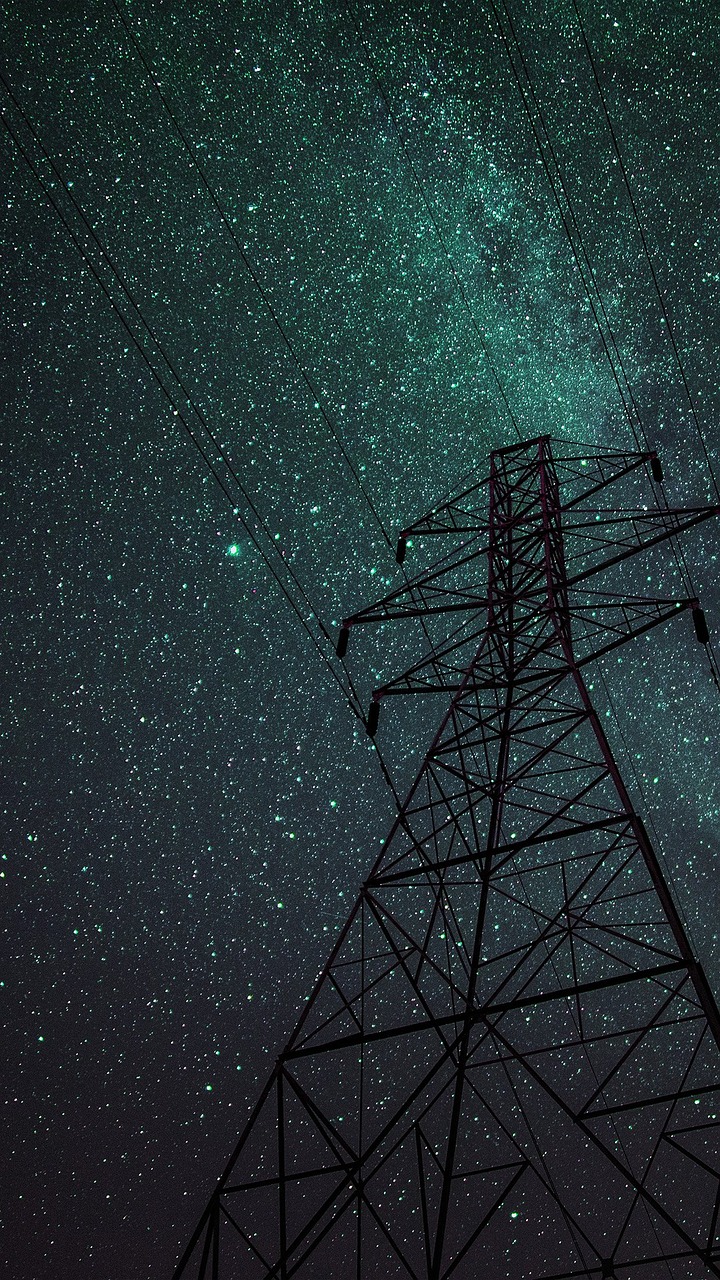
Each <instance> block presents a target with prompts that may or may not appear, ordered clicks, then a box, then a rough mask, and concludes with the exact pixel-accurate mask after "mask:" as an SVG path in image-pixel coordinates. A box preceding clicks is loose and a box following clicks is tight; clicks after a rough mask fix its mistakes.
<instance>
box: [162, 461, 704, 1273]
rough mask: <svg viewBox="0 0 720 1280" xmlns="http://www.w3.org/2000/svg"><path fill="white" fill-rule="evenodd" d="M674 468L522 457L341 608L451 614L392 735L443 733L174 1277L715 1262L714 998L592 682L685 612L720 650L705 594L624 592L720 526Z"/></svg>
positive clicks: (425, 528) (397, 688) (435, 616)
mask: <svg viewBox="0 0 720 1280" xmlns="http://www.w3.org/2000/svg"><path fill="white" fill-rule="evenodd" d="M650 476H652V480H650V478H649V477H650ZM661 479H662V472H661V470H660V465H659V462H658V460H657V458H656V457H655V456H654V455H651V454H641V455H640V454H635V455H626V454H619V453H610V452H605V453H602V454H599V455H598V456H596V457H588V456H587V455H585V456H583V457H570V458H567V457H566V458H564V459H559V460H558V461H557V462H556V461H555V460H554V459H553V455H552V451H551V447H550V441H549V439H548V438H541V439H539V440H534V441H529V442H527V443H524V444H522V445H518V446H516V447H513V448H510V449H503V450H498V451H496V452H495V453H493V454H492V457H491V472H490V476H489V479H488V480H486V481H484V482H482V483H481V484H477V485H474V486H473V487H472V488H470V489H467V490H466V491H465V492H464V493H463V494H461V495H460V496H459V497H457V498H455V499H452V500H451V501H449V502H447V503H444V504H443V505H442V506H441V507H438V508H436V509H435V510H434V511H433V512H432V513H430V515H429V516H427V517H425V518H424V519H423V520H421V521H418V522H417V524H415V525H414V526H413V527H412V528H410V529H406V530H405V531H404V533H403V535H402V536H401V539H400V543H399V545H398V559H399V560H400V561H402V560H403V559H404V557H405V554H406V551H407V548H408V546H409V545H410V544H411V543H412V544H414V543H415V542H416V540H420V539H421V538H425V537H427V538H430V537H437V536H440V535H444V537H445V538H446V539H447V540H448V541H449V545H450V548H451V549H450V551H449V552H448V553H446V554H445V555H444V556H443V558H442V559H441V560H439V561H437V562H436V563H435V564H434V565H433V566H432V567H431V568H430V569H427V570H425V571H423V572H422V573H419V574H418V575H417V576H416V577H415V578H414V579H411V580H409V581H406V582H405V583H404V584H403V586H402V587H401V588H400V590H398V591H396V592H394V593H391V594H389V595H388V596H386V597H385V598H384V599H383V600H381V601H378V602H377V603H375V604H374V605H372V606H371V607H369V608H368V609H365V610H363V611H361V612H359V613H357V614H355V615H353V616H352V617H351V618H349V619H348V620H347V621H346V622H345V623H344V624H343V630H342V633H341V638H340V643H339V646H338V649H339V652H340V653H341V654H344V651H345V649H346V648H347V643H348V637H349V636H350V635H351V634H352V632H353V630H354V628H356V627H359V626H363V625H367V624H372V623H383V622H386V621H388V620H389V619H391V618H395V617H415V618H418V617H421V618H422V619H423V622H424V624H425V625H426V627H430V626H432V625H435V623H439V622H443V620H444V622H443V625H445V626H447V623H448V618H449V620H450V622H451V623H452V627H453V631H452V633H451V634H450V635H444V638H443V639H442V640H436V641H434V642H433V647H432V652H431V653H430V655H429V656H428V657H426V658H424V659H422V660H420V661H419V662H417V663H416V664H415V665H414V666H413V667H411V668H410V669H409V670H408V671H406V672H405V673H403V675H402V676H400V677H398V678H396V679H393V680H390V681H389V682H387V683H386V684H384V685H383V686H382V687H381V688H379V689H378V690H376V692H375V694H374V695H373V703H372V707H371V713H370V716H369V717H368V731H369V732H371V733H375V732H376V731H377V728H378V718H379V712H380V706H381V704H382V703H383V702H384V701H385V699H386V698H388V697H389V696H390V695H393V694H401V693H404V694H408V695H411V694H417V693H420V694H423V695H431V694H433V693H436V694H444V695H445V707H444V714H443V716H442V723H441V725H440V728H439V730H438V732H437V734H436V736H435V738H434V741H433V742H432V745H431V746H430V748H429V750H428V751H427V754H426V756H425V758H424V761H423V764H422V767H421V769H420V771H419V774H418V776H417V778H416V780H415V782H414V784H413V786H412V787H411V789H410V793H409V795H408V797H407V799H406V801H405V802H404V804H403V806H402V809H401V811H400V812H399V814H398V816H397V819H396V821H395V822H394V825H393V827H392V830H391V832H390V835H389V836H388V838H387V840H386V841H385V842H384V845H383V849H382V853H381V855H380V857H379V859H378V861H377V862H376V864H375V866H374V867H373V869H372V871H371V873H370V875H369V876H368V878H367V880H366V881H365V883H364V885H363V887H362V891H361V892H360V894H359V896H358V899H357V901H356V903H355V905H354V907H353V909H352V911H351V913H350V916H349V918H348V920H347V922H346V924H345V926H344V928H343V930H342V932H341V935H340V937H339V939H338V941H337V944H336V946H335V948H334V950H333V952H332V955H331V956H330V958H329V960H328V962H327V964H326V966H325V968H324V970H323V972H322V974H321V976H320V978H319V980H318V982H317V984H316V987H315V990H314V992H313V995H312V997H311V998H310V1000H309V1002H308V1003H307V1005H306V1006H305V1008H304V1011H303V1014H302V1016H301V1018H300V1020H299V1022H298V1024H297V1026H296V1028H295V1030H294V1032H293V1034H292V1036H291V1037H290V1040H289V1041H288V1043H287V1045H286V1046H285V1048H284V1049H283V1051H282V1052H281V1054H280V1056H279V1057H278V1059H277V1063H276V1065H275V1068H274V1070H273V1072H272V1074H271V1076H270V1078H269V1080H268V1081H267V1084H266V1085H265V1088H264V1090H263V1092H262V1094H261V1097H260V1098H259V1100H258V1102H257V1105H256V1107H255V1109H254V1111H253V1113H252V1115H251V1117H250V1119H249V1121H248V1123H247V1125H246V1127H245V1129H244V1131H243V1133H242V1134H241V1136H240V1139H239V1141H238V1143H237V1145H236V1148H235V1150H234V1152H233V1154H232V1157H231V1159H230V1161H229V1163H228V1165H227V1168H226V1169H225V1171H224V1173H223V1175H222V1177H221V1178H220V1180H219V1182H218V1185H217V1187H216V1189H215V1191H214V1192H213V1194H212V1196H211V1198H210V1201H209V1204H208V1206H207V1208H206V1210H205V1212H204V1214H203V1215H202V1218H201V1220H200V1222H199V1224H198V1227H197V1229H196V1231H195V1233H194V1234H193V1236H192V1239H191V1240H190V1243H189V1245H188V1248H187V1250H186V1252H185V1254H184V1255H183V1257H182V1259H181V1260H180V1262H179V1264H178V1266H177V1269H176V1272H175V1276H176V1278H179V1277H180V1276H183V1277H185V1276H189V1275H192V1276H195V1275H199V1277H200V1280H210V1278H212V1280H219V1277H221V1276H222V1277H223V1278H226V1277H233V1278H236V1280H256V1278H258V1280H259V1278H260V1277H264V1278H265V1280H270V1277H273V1278H277V1280H289V1277H291V1276H296V1275H297V1276H300V1277H303V1280H305V1278H308V1277H313V1280H315V1278H317V1280H320V1278H321V1277H322V1278H323V1280H327V1278H328V1277H332V1278H337V1280H340V1278H341V1277H342V1278H343V1280H344V1278H345V1277H348V1278H350V1277H356V1278H357V1280H360V1278H367V1277H395V1276H398V1277H400V1276H404V1277H407V1276H409V1277H415V1278H417V1280H448V1278H449V1277H451V1276H452V1277H454V1278H455V1280H477V1278H479V1277H482V1278H483V1280H569V1278H570V1277H615V1280H658V1277H660V1278H663V1277H670V1278H671V1280H694V1278H695V1277H708V1276H717V1277H720V1223H719V1214H720V1142H719V1141H718V1140H719V1138H720V1016H719V1014H718V1008H717V1005H716V1003H715V1000H714V998H713V995H712V993H711V990H710V988H709V986H708V982H707V980H706V977H705V975H704V973H703V970H702V968H701V966H700V964H699V962H698V960H697V958H696V957H695V956H694V954H693V952H692V949H691V946H690V944H689V941H688V937H687V934H686V931H685V929H684V927H683V924H682V921H681V917H680V915H679V913H678V910H677V908H676V905H675V903H674V901H673V898H672V896H671V893H670V891H669V889H668V886H667V884H666V881H665V878H664V876H663V873H662V870H661V867H660V864H659V862H658V858H657V856H656V854H655V852H654V850H653V847H652V845H651V842H650V840H649V838H648V833H647V830H646V828H645V825H644V823H643V820H642V818H641V817H640V815H639V814H638V813H637V812H636V810H635V808H634V805H633V802H632V800H631V798H630V795H629V794H628V791H627V789H626V787H625V784H624V782H623V779H622V777H621V775H620V772H619V770H618V767H617V764H616V762H615V760H614V758H613V754H612V751H611V749H610V746H609V744H608V740H607V737H606V735H605V732H604V729H603V726H602V723H601V720H600V718H599V717H598V714H597V713H596V711H595V709H594V707H593V703H592V700H591V696H590V692H589V690H588V686H587V684H586V683H585V679H584V675H583V668H584V667H585V666H586V664H587V663H589V662H591V661H593V660H595V659H597V658H598V657H599V656H601V655H602V654H606V653H608V652H609V651H610V650H611V649H613V648H615V647H617V646H619V645H621V644H624V643H625V642H627V641H628V640H630V639H631V638H633V637H635V636H638V635H640V634H642V633H643V632H646V631H648V630H649V629H650V628H652V627H654V626H656V625H658V624H660V623H663V622H666V621H667V620H669V619H670V618H672V617H674V616H675V614H677V613H680V612H682V610H683V609H685V608H689V609H690V610H692V616H693V620H694V623H695V633H696V636H697V638H698V640H700V641H701V642H702V643H706V642H707V639H708V636H707V628H706V625H705V619H704V616H703V614H702V611H701V610H700V608H699V605H698V602H697V600H695V599H693V598H691V597H690V596H688V597H687V598H671V599H664V600H660V599H652V600H650V599H645V598H643V597H642V596H641V595H640V594H635V595H633V594H630V593H629V594H627V595H626V596H620V595H618V594H613V593H612V592H610V591H608V590H606V587H607V585H608V577H607V576H606V575H608V574H611V573H612V571H613V570H615V573H616V577H617V570H618V567H620V569H621V570H622V582H623V585H624V586H626V587H627V586H628V585H629V586H633V585H634V583H635V582H637V583H640V582H641V581H644V575H645V569H646V566H645V565H644V566H643V578H642V579H641V577H640V576H639V575H638V574H635V577H633V567H632V566H633V563H634V560H633V558H634V557H637V556H638V553H639V552H641V551H643V550H647V549H648V548H651V547H655V546H659V545H660V544H661V543H663V542H665V543H667V542H670V543H671V545H674V539H675V535H677V534H679V533H682V532H683V530H685V529H688V528H690V527H691V526H692V525H694V524H697V523H699V522H700V521H701V520H704V519H706V518H707V517H708V516H711V515H715V514H718V508H717V507H708V508H703V509H697V510H692V511H674V510H670V509H669V508H667V506H666V505H664V504H663V500H662V497H661V490H660V489H659V488H657V485H658V482H659V481H660V480H661ZM648 484H650V485H652V484H654V485H655V494H656V496H657V498H658V501H657V503H656V501H655V499H653V498H651V499H650V500H649V501H647V500H646V501H645V502H640V503H638V504H637V505H636V506H635V507H633V508H632V509H627V510H619V509H617V506H616V505H615V501H614V495H615V494H616V493H617V492H619V491H621V490H622V489H623V486H625V488H626V489H627V488H628V487H629V489H630V490H631V491H632V492H634V493H635V494H637V493H639V492H641V491H642V492H644V490H643V486H645V488H647V486H648ZM608 498H609V499H610V501H609V503H608V501H607V499H608ZM651 554H652V553H651ZM640 558H642V557H640ZM481 570H482V571H483V572H482V577H483V581H480V574H481ZM476 578H477V580H476ZM610 585H612V584H610ZM448 701H449V707H448V705H447V704H448Z"/></svg>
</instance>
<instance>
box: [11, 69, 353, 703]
mask: <svg viewBox="0 0 720 1280" xmlns="http://www.w3.org/2000/svg"><path fill="white" fill-rule="evenodd" d="M0 83H2V85H3V87H4V89H5V91H6V92H7V94H8V96H9V97H10V99H11V101H12V102H13V103H14V105H15V106H16V108H17V109H18V111H19V113H20V114H21V116H22V118H23V120H24V122H25V124H26V125H27V127H28V129H29V130H30V132H31V134H32V136H33V138H34V139H35V141H36V143H37V145H38V146H39V148H40V150H41V152H42V154H43V156H44V157H45V159H46V160H47V162H48V163H49V164H50V165H51V167H52V170H53V172H54V173H55V175H56V177H58V180H59V182H60V184H61V186H62V188H63V189H64V190H65V191H66V192H67V194H68V195H69V196H70V198H71V200H72V203H73V205H74V206H75V208H76V209H77V210H78V212H79V213H80V216H81V217H82V220H83V223H84V225H85V226H86V227H87V228H88V230H89V231H90V234H91V238H92V239H93V240H94V242H95V244H96V245H97V247H98V248H99V249H100V252H101V253H102V255H103V257H104V258H105V260H106V262H107V263H108V265H110V266H111V269H112V270H113V273H114V274H115V275H116V277H117V278H118V279H120V277H119V276H118V273H117V271H116V269H115V268H114V265H113V264H112V262H111V260H110V258H109V256H108V255H107V254H106V253H105V251H104V249H103V247H102V244H101V242H100V240H99V238H98V237H97V235H96V234H95V233H94V230H93V229H92V228H91V226H90V224H89V223H88V222H87V219H86V218H85V217H84V214H82V211H81V210H80V207H79V205H78V202H77V201H76V200H75V198H74V197H73V196H72V193H71V192H68V191H67V184H66V183H64V182H63V181H62V177H61V175H59V171H58V170H57V167H56V166H55V165H54V162H53V161H52V159H51V158H50V156H49V154H48V152H47V151H46V150H45V148H44V146H43V144H42V141H41V140H40V138H39V136H38V134H37V132H36V130H35V129H34V127H33V125H32V123H31V122H30V120H29V119H28V117H27V116H26V114H25V113H24V111H23V110H22V108H21V107H20V105H19V103H18V101H17V99H16V98H15V96H14V94H13V93H12V90H11V89H10V87H9V85H8V83H7V81H6V80H5V78H4V76H3V75H2V73H0ZM2 123H3V125H4V127H5V129H6V131H7V133H8V134H9V136H10V137H11V138H12V140H13V142H14V144H15V146H16V148H17V150H18V152H19V154H20V155H21V156H22V158H23V160H24V161H25V163H26V164H27V166H28V168H29V169H30V172H31V173H32V175H33V177H34V178H35V180H36V182H37V183H38V185H39V187H40V189H41V191H42V192H43V194H44V196H45V198H46V200H47V201H48V203H49V204H50V206H51V207H52V209H53V211H54V213H55V214H56V215H57V217H58V218H59V220H60V222H61V223H62V224H63V226H64V227H65V230H66V232H67V234H68V236H69V237H70V239H71V240H72V243H73V244H74V246H75V248H76V249H77V250H78V252H79V254H80V255H81V257H82V259H83V261H84V262H85V264H86V266H87V267H88V269H89V270H90V272H91V274H92V276H93V277H94V279H95V280H96V281H97V283H98V284H99V286H100V288H101V289H102V291H103V293H104V294H105V297H106V298H107V300H108V302H109V303H110V306H111V307H112V310H113V311H114V313H115V315H116V316H117V317H118V319H119V320H120V323H121V324H122V326H123V328H124V329H125V332H126V333H127V335H128V338H129V340H130V341H131V343H132V345H133V347H134V348H135V350H136V351H137V352H138V354H139V356H140V357H141V359H142V360H143V363H144V364H145V365H146V367H147V369H148V370H149V372H150V374H151V376H152V378H153V380H154V382H155V383H156V385H157V386H158V388H159V389H160V391H161V393H162V395H163V396H164V398H165V399H166V401H167V403H168V404H169V406H170V408H171V410H172V412H173V416H174V417H177V418H178V419H179V420H180V422H181V424H182V426H183V428H184V430H185V432H186V434H187V435H188V437H189V439H190V440H191V442H192V444H193V446H194V447H195V449H196V450H197V452H198V454H199V455H200V457H201V458H202V460H203V462H204V463H205V466H206V467H207V468H208V470H209V471H210V473H211V475H212V476H213V478H214V480H215V481H216V483H217V484H218V486H219V488H220V489H221V491H222V493H223V494H224V496H225V498H226V499H227V501H228V502H229V503H230V505H231V507H232V510H233V515H234V516H235V517H236V518H237V519H238V520H239V521H240V523H241V525H242V526H243V528H244V529H245V532H246V533H247V535H248V537H249V538H250V540H251V542H252V543H253V545H254V546H255V549H256V550H257V551H258V553H259V555H260V557H261V559H262V561H263V563H264V564H265V566H266V567H267V569H268V570H269V572H270V574H271V576H272V577H273V579H274V580H275V582H276V584H277V586H278V587H279V588H280V590H281V592H282V593H283V595H284V596H285V598H286V599H287V601H288V603H289V604H290V606H291V608H292V609H293V612H294V613H295V614H296V616H297V618H298V620H299V621H300V623H301V625H302V626H303V628H304V629H305V631H306V632H307V634H308V636H309V638H310V640H311V643H312V644H313V646H314V647H315V649H316V650H317V652H318V653H319V655H320V657H321V658H322V660H323V662H324V663H325V665H326V667H327V668H328V669H329V670H330V672H331V674H332V676H333V678H334V679H335V680H336V682H337V683H338V684H339V685H340V688H341V689H342V691H343V695H344V697H345V699H346V701H347V702H348V705H349V706H350V707H351V709H352V710H353V712H354V714H355V715H356V716H357V717H358V718H359V719H362V718H363V717H362V711H361V709H360V700H359V698H358V696H357V694H356V692H355V690H354V688H353V686H352V682H351V680H350V677H349V676H348V674H347V672H345V678H346V679H347V681H348V688H346V687H345V684H344V682H343V679H342V677H341V676H340V675H339V674H338V672H337V671H336V669H335V666H334V664H333V663H332V662H331V661H330V659H329V658H328V656H327V654H326V653H325V651H324V649H323V647H322V645H321V644H320V643H319V641H318V639H317V637H316V636H315V634H314V633H313V631H312V629H311V628H310V627H309V626H308V623H307V620H306V619H305V617H304V615H303V613H302V610H301V609H300V608H299V606H298V604H297V603H296V601H295V600H294V599H293V596H292V594H291V592H290V590H289V589H288V587H287V585H286V584H285V583H284V582H283V581H282V579H281V578H280V576H279V574H278V573H277V571H276V570H275V568H274V566H273V564H272V562H271V560H270V558H269V557H268V555H267V553H266V552H265V550H264V549H263V547H262V544H261V543H260V542H259V541H258V538H257V536H256V533H255V531H254V530H253V529H252V527H251V526H250V525H249V524H248V522H247V521H246V520H245V518H244V517H243V516H242V515H241V514H240V512H239V511H238V509H237V505H236V500H235V498H234V496H233V494H232V493H231V492H230V489H229V488H228V486H227V483H226V481H225V479H224V478H223V475H222V474H221V472H220V471H219V470H218V469H217V467H216V465H215V464H214V463H213V461H212V459H211V457H210V456H209V455H208V453H207V452H206V450H205V448H204V447H203V445H202V443H201V442H200V441H199V440H198V439H197V436H196V435H195V432H194V430H193V428H192V426H191V424H190V423H189V422H188V420H187V417H186V415H185V413H184V411H183V409H182V406H181V404H179V403H178V400H177V398H176V396H175V395H174V394H173V392H172V391H170V390H169V389H168V387H167V386H166V384H165V382H164V380H163V377H162V375H161V374H160V373H159V372H158V370H157V368H156V366H155V364H154V363H153V361H152V359H151V358H150V356H149V355H148V352H147V351H146V350H145V347H144V346H143V345H142V343H141V342H140V340H139V338H138V337H137V334H136V333H135V331H134V330H133V328H132V325H131V324H130V322H129V321H128V319H127V317H126V316H125V315H124V313H123V311H122V309H121V308H120V306H119V305H118V303H117V302H116V300H115V298H114V297H113V295H112V293H111V291H110V289H109V288H108V286H107V283H106V282H105V280H104V279H103V277H102V275H101V274H100V272H99V271H98V269H97V266H96V264H95V262H94V261H93V259H92V257H91V256H90V254H89V252H88V250H87V248H86V246H84V245H83V243H82V241H81V240H80V239H79V238H78V236H77V235H76V233H75V231H74V230H73V228H72V226H71V224H70V222H69V221H68V219H67V217H66V216H65V214H64V213H63V211H62V209H61V207H60V205H59V203H58V202H57V201H56V199H55V197H54V195H53V193H52V189H51V186H49V185H48V184H47V183H46V181H45V180H44V178H43V176H42V174H41V173H40V171H39V169H38V167H37V165H36V164H35V162H34V161H33V159H32V157H31V155H30V154H29V153H28V151H27V149H26V148H25V146H24V145H23V143H22V141H21V139H20V138H19V136H18V134H17V133H16V131H15V130H14V129H13V127H12V125H11V124H10V123H9V121H8V120H7V119H6V117H5V116H4V115H3V116H2ZM120 283H121V285H122V281H120ZM122 287H123V291H124V292H125V294H126V296H127V297H128V299H129V300H130V302H131V303H132V305H133V307H134V308H135V310H136V312H137V315H138V317H139V319H140V321H141V323H142V324H143V326H144V327H145V329H146V332H148V334H149V335H150V336H151V337H153V331H152V330H151V328H150V326H149V325H147V324H146V322H145V321H144V319H143V317H142V313H141V312H140V310H139V308H138V306H137V304H136V303H135V302H134V300H133V299H132V295H131V294H130V293H129V291H128V290H127V289H126V288H125V286H124V285H122ZM154 341H155V343H156V345H157V347H158V350H159V351H160V352H161V354H162V355H163V358H164V359H165V361H166V363H167V365H168V368H169V369H171V371H172V370H173V366H172V365H171V363H170V361H169V359H168V357H167V356H166V355H165V353H164V352H163V349H162V347H161V346H160V344H159V341H158V340H157V339H154ZM173 376H174V377H175V379H176V381H177V383H178V386H179V387H180V388H181V389H182V390H183V394H184V395H185V396H186V398H187V400H188V403H189V404H190V406H191V408H192V409H193V411H194V412H195V414H196V415H197V417H198V419H199V420H200V422H201V423H204V417H203V415H202V413H201V411H200V410H199V409H198V408H197V406H196V405H195V403H194V401H193V400H192V398H191V397H190V395H189V393H188V392H187V391H185V389H184V388H183V384H182V381H181V379H180V378H179V375H177V374H176V373H174V371H173ZM206 431H207V433H208V435H209V436H210V439H211V440H212V441H213V443H214V444H215V447H216V448H217V449H218V452H219V453H220V456H221V457H222V458H223V462H224V463H225V466H226V467H227V470H228V472H229V474H230V475H231V477H232V479H233V480H234V482H235V483H236V484H237V486H238V488H239V490H240V492H241V493H242V495H243V497H244V499H245V500H246V502H247V503H248V505H249V507H250V509H251V511H252V513H253V515H254V516H255V517H256V519H257V520H258V523H259V524H260V526H261V528H262V529H263V531H264V532H265V534H266V536H267V537H268V538H271V535H270V532H269V530H268V529H267V526H266V524H265V522H264V520H263V518H262V516H261V515H260V513H259V511H258V509H257V507H256V505H255V503H254V502H253V500H252V499H251V497H250V495H249V494H248V493H247V491H246V489H245V487H244V486H243V484H242V482H241V481H240V479H239V477H238V475H237V473H236V471H235V470H234V468H233V467H232V465H231V464H230V462H229V461H228V459H227V457H226V455H225V453H224V450H222V447H221V446H220V445H219V442H217V441H216V439H215V437H214V435H213V433H212V432H211V431H210V429H209V427H206ZM273 545H274V544H273V541H272V540H271V546H273ZM282 564H283V568H284V570H285V572H286V573H287V574H288V576H289V577H290V578H291V580H292V581H293V583H294V585H295V586H296V588H297V589H299V590H300V591H301V592H302V596H303V599H304V600H305V601H306V603H307V606H308V608H309V609H310V610H311V612H312V615H313V616H314V617H315V619H316V621H317V623H318V625H319V627H320V630H321V632H322V634H323V636H324V637H325V638H326V639H329V633H328V631H327V628H326V627H325V625H324V623H323V622H322V619H321V618H320V617H319V615H318V614H317V612H316V610H315V609H314V607H313V606H312V604H311V603H310V601H309V598H308V597H307V595H306V593H305V591H304V588H303V587H302V584H301V583H300V582H299V580H298V578H297V575H296V574H295V573H294V571H293V570H292V567H291V566H290V565H288V564H287V562H286V561H285V560H284V559H283V560H282Z"/></svg>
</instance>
